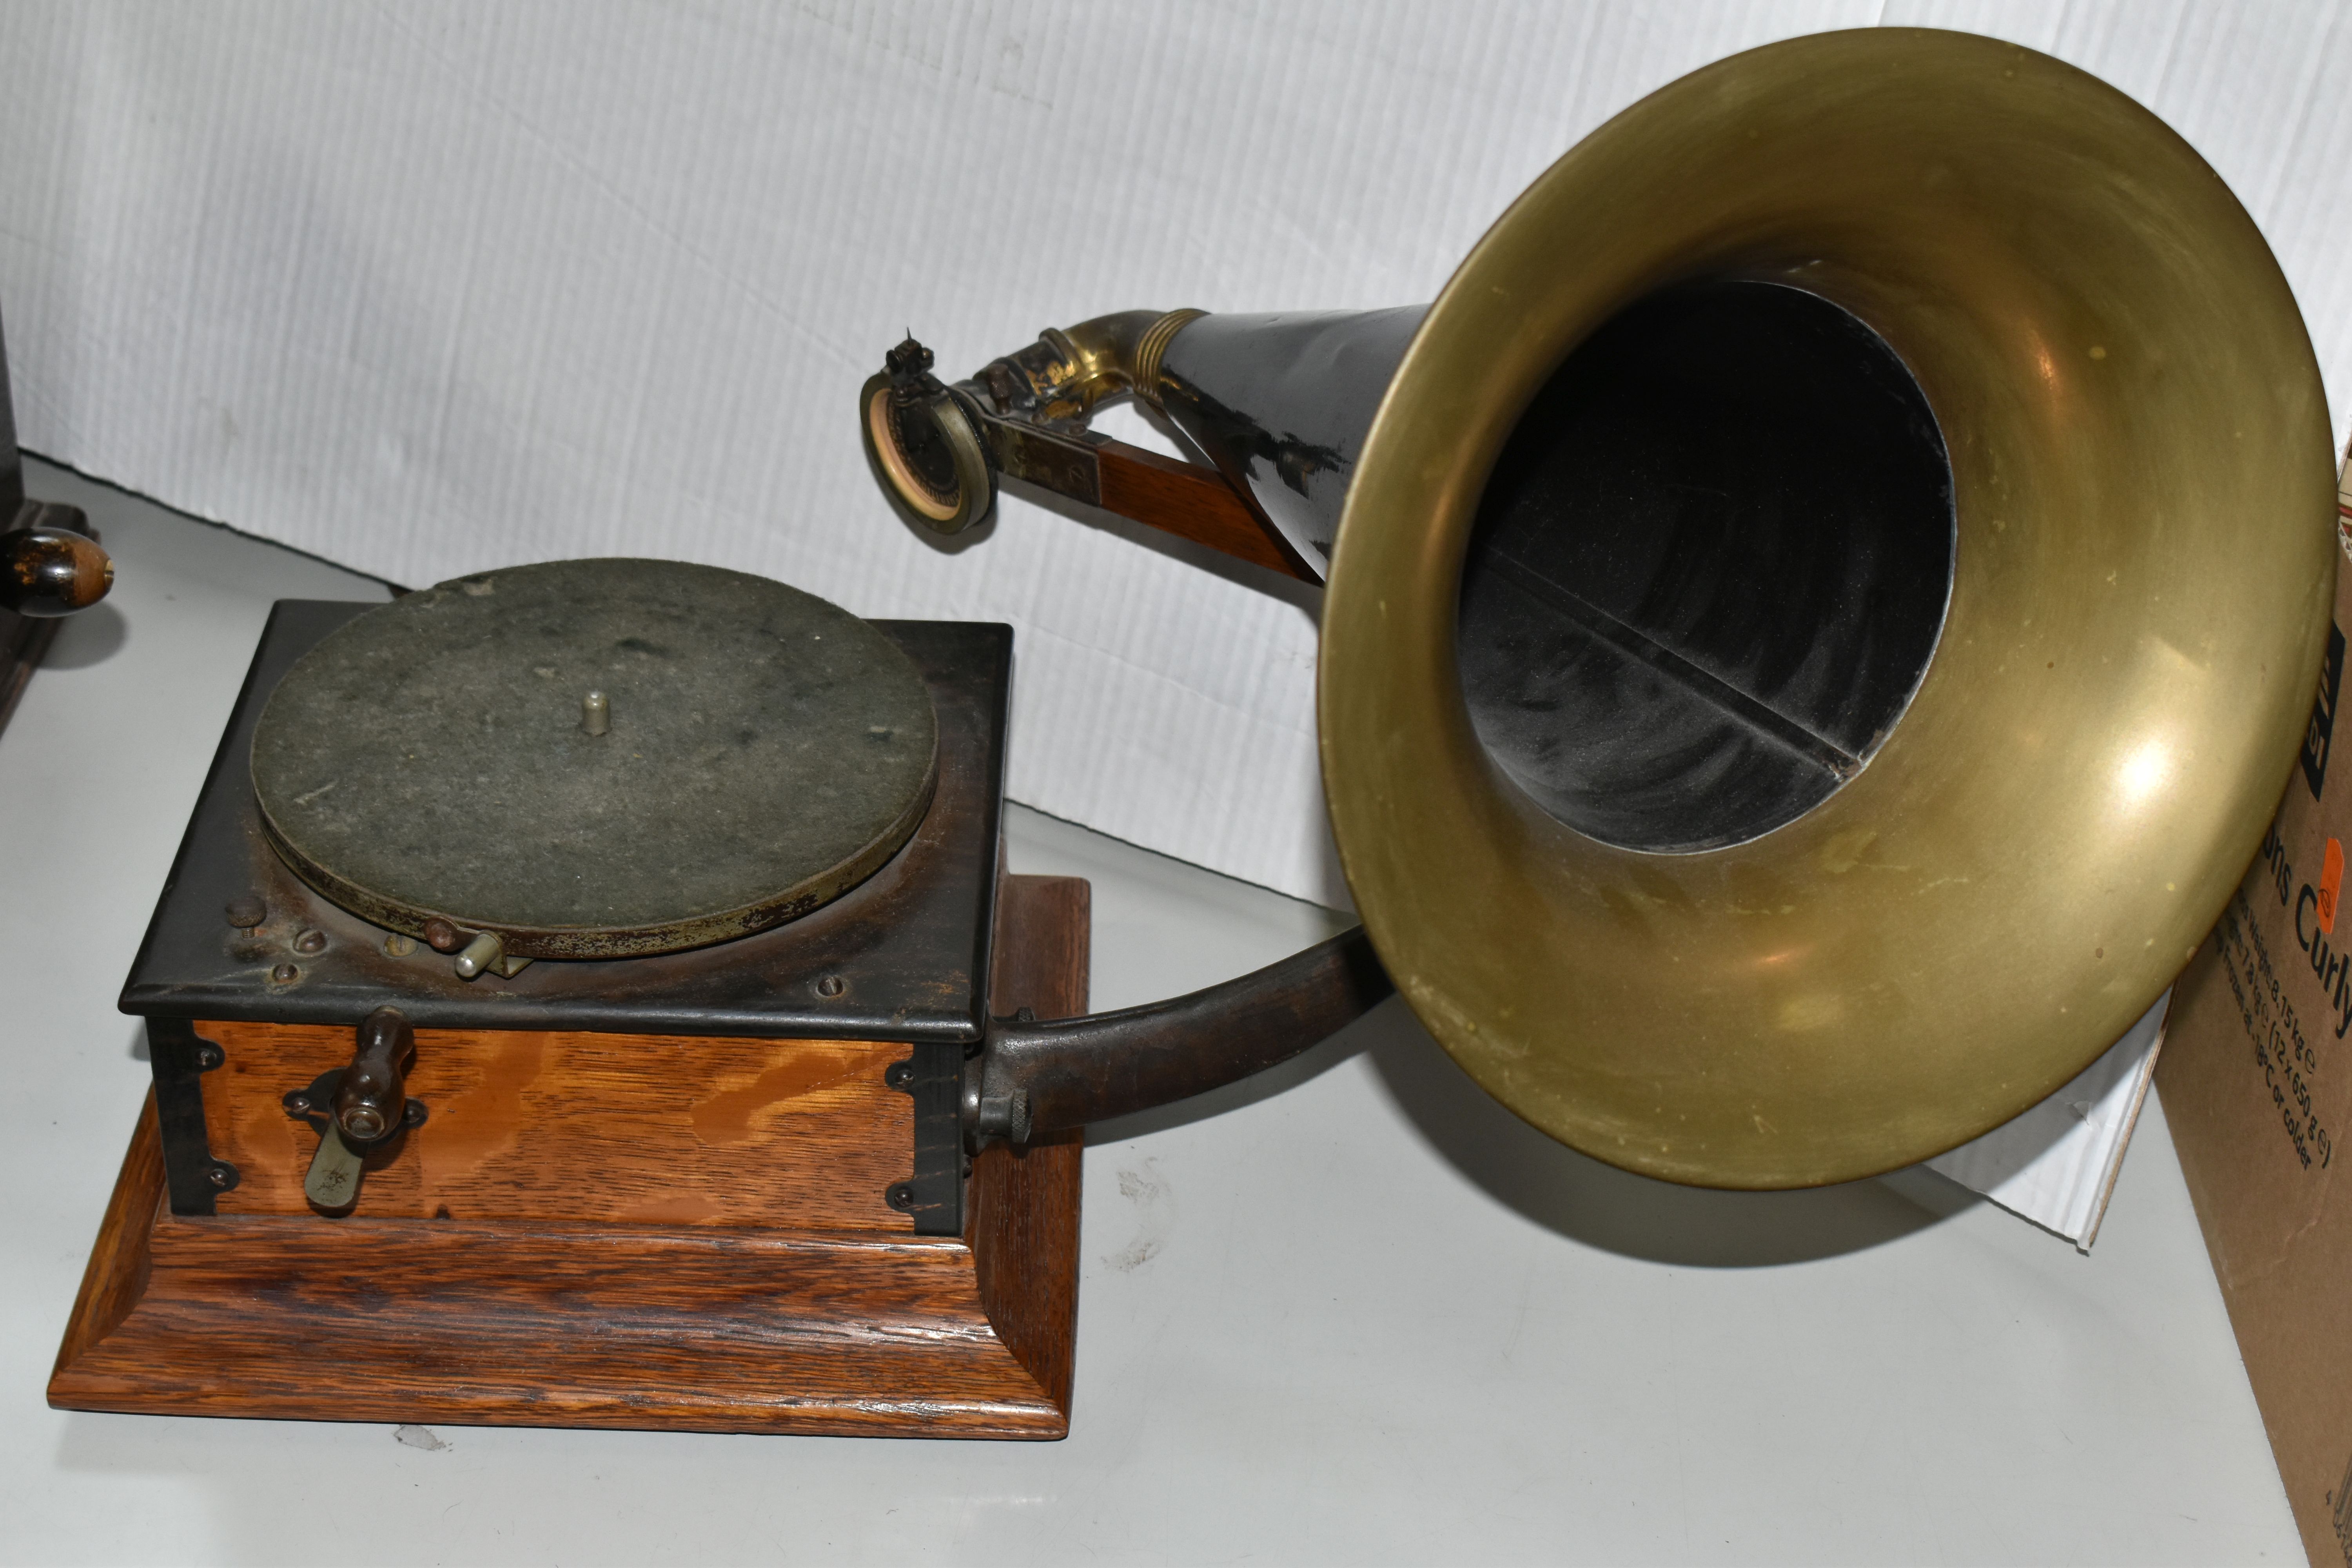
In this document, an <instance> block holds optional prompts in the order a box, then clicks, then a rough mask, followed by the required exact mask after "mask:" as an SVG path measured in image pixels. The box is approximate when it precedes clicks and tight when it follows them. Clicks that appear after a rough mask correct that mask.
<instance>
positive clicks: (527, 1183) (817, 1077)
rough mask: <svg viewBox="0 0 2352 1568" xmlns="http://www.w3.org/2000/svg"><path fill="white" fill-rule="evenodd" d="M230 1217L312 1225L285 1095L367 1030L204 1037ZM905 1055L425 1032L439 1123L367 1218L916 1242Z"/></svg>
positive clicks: (369, 1180) (417, 1077)
mask: <svg viewBox="0 0 2352 1568" xmlns="http://www.w3.org/2000/svg"><path fill="white" fill-rule="evenodd" d="M196 1033H197V1034H198V1035H200V1036H202V1037H204V1038H205V1039H208V1040H213V1041H216V1042H217V1043H218V1044H219V1045H220V1047H221V1048H222V1051H223V1053H224V1055H225V1056H226V1060H225V1061H224V1062H223V1064H222V1065H221V1066H220V1067H219V1068H216V1069H215V1070H214V1071H213V1072H210V1073H207V1074H205V1080H204V1089H205V1136H206V1137H207V1139H208V1140H209V1141H210V1142H211V1144H212V1152H213V1154H214V1157H215V1158H216V1159H222V1160H226V1161H228V1162H229V1163H231V1164H233V1165H235V1166H236V1168H237V1174H238V1177H239V1180H238V1183H237V1185H236V1188H235V1190H233V1191H230V1192H225V1193H223V1194H220V1196H219V1198H218V1199H217V1200H216V1202H217V1205H218V1208H219V1212H220V1213H222V1214H224V1215H261V1214H280V1215H299V1214H307V1213H309V1212H310V1205H309V1204H308V1203H307V1202H306V1201H305V1200H304V1198H303V1196H302V1177H303V1173H305V1172H306V1171H308V1170H309V1169H310V1158H311V1156H312V1155H313V1154H315V1153H316V1152H318V1147H319V1137H318V1134H317V1133H316V1132H314V1131H311V1129H310V1125H309V1124H308V1123H307V1122H304V1121H299V1120H297V1119H296V1118H293V1117H290V1116H289V1115H288V1114H287V1113H286V1108H285V1105H284V1103H283V1097H284V1096H285V1094H286V1093H287V1091H289V1089H303V1088H305V1087H307V1086H308V1085H309V1084H310V1082H311V1080H312V1079H315V1078H317V1077H318V1075H319V1074H320V1073H321V1072H324V1071H326V1070H327V1069H329V1068H338V1067H342V1066H345V1065H347V1064H348V1063H349V1062H350V1061H351V1059H352V1030H350V1029H341V1028H335V1027H332V1026H326V1025H316V1024H237V1023H226V1022H217V1021H206V1022H203V1023H199V1024H198V1025H197V1026H196ZM907 1054H908V1048H907V1047H906V1046H904V1045H902V1044H898V1043H896V1042H893V1041H887V1040H886V1041H879V1042H876V1041H862V1040H755V1039H724V1038H697V1037H690V1036H672V1035H598V1034H579V1033H570V1032H565V1033H560V1034H559V1033H537V1032H529V1031H520V1030H488V1029H484V1030H472V1029H419V1030H418V1031H416V1061H415V1067H414V1068H411V1069H410V1072H409V1075H408V1093H409V1095H410V1097H411V1098H413V1099H416V1100H423V1101H424V1102H425V1107H426V1109H427V1113H428V1117H427V1120H426V1121H425V1125H424V1126H422V1127H419V1128H415V1129H414V1130H413V1131H409V1132H406V1133H404V1134H403V1135H402V1138H401V1141H400V1143H399V1144H398V1145H397V1146H396V1147H394V1148H393V1149H391V1150H389V1151H388V1152H383V1153H380V1154H376V1155H372V1156H371V1157H370V1158H369V1160H368V1170H367V1177H366V1180H365V1182H364V1184H362V1188H361V1192H360V1200H359V1204H358V1205H357V1207H356V1209H355V1211H354V1213H355V1215H357V1216H359V1217H365V1218H393V1217H399V1216H407V1217H412V1218H417V1219H432V1218H444V1219H531V1220H540V1219H545V1220H603V1221H608V1222H611V1223H614V1224H623V1225H654V1226H682V1225H684V1226H695V1225H728V1226H773V1225H775V1224H777V1223H778V1220H779V1216H787V1215H788V1216H790V1223H791V1224H793V1225H794V1226H807V1227H811V1228H823V1229H837V1228H855V1229H867V1230H881V1231H892V1232H911V1231H912V1230H913V1228H914V1222H913V1221H912V1220H911V1219H909V1218H908V1216H907V1215H902V1214H900V1213H898V1211H897V1210H895V1209H893V1208H891V1207H890V1206H889V1205H888V1203H887V1201H886V1200H885V1198H884V1196H883V1194H884V1193H885V1192H886V1191H887V1189H888V1187H889V1185H890V1184H891V1183H893V1182H897V1181H902V1180H904V1179H905V1178H906V1177H907V1176H908V1174H909V1173H911V1172H912V1170H913V1168H914V1121H913V1119H914V1102H913V1101H912V1100H908V1097H907V1096H906V1095H904V1094H902V1093H900V1092H899V1091H898V1090H897V1089H891V1088H890V1087H889V1086H888V1085H887V1084H886V1083H885V1082H884V1081H883V1074H884V1073H885V1072H886V1071H887V1069H888V1068H889V1066H890V1064H891V1063H892V1062H895V1061H901V1060H904V1059H905V1058H906V1057H907Z"/></svg>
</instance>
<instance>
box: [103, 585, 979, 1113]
mask: <svg viewBox="0 0 2352 1568" xmlns="http://www.w3.org/2000/svg"><path fill="white" fill-rule="evenodd" d="M368 607H369V606H367V605H353V604H336V603H329V602H324V601H317V600H286V601H281V602H280V603H279V604H278V606H277V607H276V609H275V610H274V611H273V612H272V613H271V616H270V620H269V624H268V627H267V629H266V630H265V631H264V632H263V634H262V639H261V645H260V647H259V649H258V650H257V653H256V654H255V656H254V663H253V666H252V668H251V669H250V671H249V672H248V673H247V679H246V686H245V689H244V691H243V693H242V694H241V695H240V696H239V698H238V700H237V704H236V710H235V712H234V715H233V717H232V718H231V721H230V723H229V728H228V732H227V734H226V736H225V737H224V739H223V741H222V743H221V750H220V752H219V753H218V754H217V755H216V756H215V760H214V763H213V768H212V773H211V775H210V776H209V777H208V778H207V779H206V781H205V788H204V791H203V794H202V795H200V796H199V798H198V801H197V805H196V811H195V815H194V818H193V820H192V821H191V823H190V825H189V828H188V833H187V836H186V837H185V838H184V840H183V842H182V845H181V848H180V853H179V857H178V858H177V859H176V860H175V861H174V863H173V870H172V876H171V879H170V880H169V882H168V883H167V884H166V885H165V889H164V891H163V897H162V900H160V902H159V903H158V905H157V908H156V911H155V916H154V919H153V921H152V923H151V924H150V926H149V928H148V932H147V937H146V940H145V942H143V943H142V946H141V948H140V952H139V956H138V958H137V960H136V961H135V963H133V964H132V967H131V975H130V978H129V980H128V982H127V983H126V984H125V985H124V987H123V992H122V996H121V1006H122V1009H123V1011H125V1012H128V1013H136V1014H145V1015H149V1016H158V1015H162V1016H177V1017H181V1018H197V1017H213V1018H236V1019H255V1020H263V1021H276V1022H283V1023H322V1024H341V1025H345V1026H356V1025H357V1024H358V1023H359V1022H360V1021H361V1020H362V1018H364V1017H366V1016H367V1015H368V1014H370V1013H371V1012H373V1011H374V1010H375V1009H376V1008H377V1007H380V1006H386V1005H391V1006H396V1007H398V1008H399V1009H400V1010H401V1011H402V1012H403V1013H404V1015H406V1016H407V1017H408V1019H409V1020H410V1022H411V1023H413V1024H414V1025H415V1026H417V1027H419V1028H489V1029H554V1028H568V1029H594V1030H604V1031H610V1032H614V1033H675V1034H691V1035H744V1036H757V1037H793V1036H800V1037H818V1038H836V1039H840V1038H849V1039H906V1040H918V1039H930V1040H942V1041H951V1042H957V1043H958V1044H959V1045H960V1044H961V1043H963V1042H971V1041H976V1040H978V1039H979V1038H980V1037H981V1031H982V1026H983V1023H984V1019H985V988H986V979H985V977H986V975H987V973H988V960H989V944H990V935H991V927H992V912H993V909H994V900H995V878H996V854H997V837H998V828H999V816H1000V815H1001V812H1002V804H1003V764H1004V715H1005V697H1006V690H1007V684H1008V681H1009V679H1010V676H1011V661H1012V647H1013V634H1012V630H1011V628H1010V627H1007V626H992V625H983V624H972V623H961V622H929V621H896V622H894V621H879V622H875V623H873V624H874V625H875V626H877V628H878V629H879V630H880V631H881V632H882V633H883V634H884V635H885V636H887V637H889V638H890V639H891V640H892V641H893V642H894V643H896V644H897V645H898V647H900V648H902V649H904V650H905V652H906V653H907V655H908V658H911V659H912V660H913V661H914V664H915V667H916V668H917V669H918V670H919V672H920V674H921V676H922V679H923V681H924V684H925V686H926V687H927V688H928V689H929V693H930V698H931V702H932V707H933V710H934V712H935V713H936V715H937V719H938V724H939V782H938V785H937V788H936V792H935V795H934V797H933V800H932V805H931V807H930V810H929V812H928V813H927V814H926V815H925V816H924V818H923V821H922V823H921V825H920V826H919V827H918V828H917V829H916V831H915V833H914V835H913V836H912V837H910V838H909V839H908V841H907V844H906V846H905V847H903V848H902V849H900V850H899V852H898V854H897V855H896V856H895V857H893V858H891V859H890V860H889V861H887V863H886V864H885V865H883V866H882V868H880V869H879V870H877V871H876V872H875V873H874V874H873V875H872V876H871V877H870V878H868V879H866V881H865V882H863V883H861V884H860V885H859V886H857V887H856V888H855V889H852V890H851V891H849V892H848V893H846V894H845V895H844V896H842V897H841V898H839V899H837V900H835V901H834V902H832V903H830V904H827V905H825V906H824V908H822V909H819V910H815V911H814V913H811V914H808V915H806V916H803V917H802V918H801V919H799V920H797V921H792V922H790V923H788V924H785V925H782V926H779V927H776V928H774V929H772V930H769V931H761V932H759V933H757V934H755V935H751V936H747V937H743V938H740V939H739V940H737V941H734V942H724V943H721V944H719V945H717V946H713V947H706V948H698V949H695V950H693V951H690V952H677V953H667V954H662V955H658V956H652V957H641V958H630V959H618V960H612V961H604V962H554V961H544V960H543V961H541V962H540V963H534V964H531V965H530V966H529V967H528V968H525V969H524V970H522V971H521V973H519V974H517V975H516V976H514V977H513V978H512V979H500V978H499V977H497V976H495V975H485V976H483V977H482V978H480V979H477V980H472V981H467V980H461V979H459V978H458V977H457V974H456V973H454V972H453V970H452V966H451V963H450V960H449V958H448V957H447V956H446V955H445V954H442V953H437V952H434V951H433V950H432V949H431V948H430V947H428V946H426V945H425V944H424V943H421V942H416V943H413V944H409V945H410V951H408V952H405V953H404V955H401V956H394V955H393V954H392V953H391V952H387V951H386V938H387V936H388V935H390V934H391V933H388V932H387V931H383V930H382V929H381V928H378V927H375V926H373V925H370V924H369V923H368V922H366V921H362V920H361V919H360V918H359V917H357V916H355V915H352V914H350V913H348V912H347V911H345V910H341V909H340V908H338V907H336V906H335V905H333V904H331V903H330V902H329V901H328V900H326V899H324V898H322V897H320V895H319V894H317V893H316V892H314V891H312V890H311V889H310V888H309V887H307V886H305V885H304V884H303V883H302V881H301V880H300V879H299V878H297V877H296V876H295V874H294V873H293V871H292V870H291V869H289V868H288V867H287V865H286V864H285V862H284V861H283V860H281V859H280V858H278V856H277V855H276V854H275V853H273V852H272V850H271V849H270V847H269V846H268V842H267V840H266V838H265V837H264V835H263V832H262V828H261V825H260V822H259V820H258V817H257V813H256V811H255V806H254V799H253V791H252V787H251V784H250V782H249V778H248V775H247V768H246V757H247V750H248V748H249V746H250V744H251V741H252V735H253V730H254V724H255V721H256V719H257V715H258V713H259V711H260V709H261V706H262V703H263V701H264V700H266V699H267V697H268V693H269V692H270V691H271V690H272V689H274V688H275V687H276V685H277V683H278V680H279V679H280V678H281V677H282V676H283V675H284V674H285V672H286V671H287V670H288V669H289V668H291V666H292V665H293V663H294V662H295V660H296V659H297V658H299V657H300V655H301V654H302V653H304V652H305V651H307V650H308V649H309V648H310V647H313V646H314V645H316V644H317V643H318V641H319V640H320V638H321V637H325V636H326V635H327V634H328V633H330V632H331V631H333V630H334V629H335V628H336V627H337V626H341V625H342V624H343V623H345V622H346V621H348V620H350V619H351V618H352V616H356V615H359V614H361V613H362V612H363V611H365V610H366V609H367V608H368ZM248 899H251V900H258V902H259V903H260V905H261V906H262V910H263V919H262V921H261V922H260V923H259V924H258V925H257V926H256V927H254V928H252V929H249V930H247V929H240V928H238V927H235V926H232V925H230V924H229V917H228V916H227V915H226V913H225V912H224V911H225V910H226V909H227V908H228V906H230V905H231V904H232V903H235V902H237V901H239V900H248ZM249 912H250V911H249V910H238V911H237V913H238V915H239V917H240V918H242V917H243V916H244V915H246V914H247V913H249ZM404 941H405V939H404ZM280 974H286V975H289V976H290V978H285V979H281V978H278V976H279V975H280ZM159 1082H160V1080H159Z"/></svg>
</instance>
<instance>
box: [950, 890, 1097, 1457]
mask: <svg viewBox="0 0 2352 1568" xmlns="http://www.w3.org/2000/svg"><path fill="white" fill-rule="evenodd" d="M1092 891H1093V890H1092V889H1090V888H1089V887H1088V886H1087V882H1086V880H1085V879H1083V878H1079V877H1014V878H1010V879H1007V882H1006V887H1005V892H1006V894H1007V895H1011V896H1008V897H1004V898H1003V899H1000V900H999V902H998V906H997V946H996V958H995V963H994V969H995V973H994V974H993V976H992V984H991V985H990V989H989V994H990V998H991V1001H990V1005H991V1007H992V1009H993V1010H995V1011H996V1012H998V1013H1000V1014H1001V1013H1009V1012H1012V1011H1013V1010H1014V1009H1016V1008H1020V1007H1027V1008H1029V1009H1031V1010H1032V1011H1034V1013H1035V1014H1036V1015H1037V1016H1039V1017H1040V1018H1066V1017H1071V1016H1075V1015H1076V1014H1079V1013H1083V1012H1085V1011H1086V1010H1087V968H1088V962H1089V957H1090V951H1089V946H1088V942H1087V937H1088V935H1089V934H1090V932H1091V931H1092V930H1093V905H1092ZM1083 1139H1084V1134H1083V1132H1082V1131H1069V1132H1066V1133H1063V1134H1061V1135H1059V1136H1058V1137H1055V1138H1054V1139H1051V1140H1048V1141H1045V1142H1037V1143H1033V1144H1031V1145H1030V1146H1029V1147H1028V1148H1026V1149H1022V1150H1015V1149H1012V1148H1008V1147H1007V1146H1005V1145H1004V1144H1002V1143H999V1144H997V1145H995V1146H993V1147H992V1148H988V1149H983V1150H982V1151H981V1152H980V1153H979V1154H978V1155H977V1156H975V1157H974V1158H973V1160H972V1163H971V1187H970V1189H969V1192H968V1194H967V1197H968V1206H967V1213H968V1215H969V1218H968V1219H967V1221H966V1226H967V1232H968V1235H969V1237H970V1239H971V1246H972V1254H973V1259H974V1266H975V1268H976V1271H977V1273H978V1276H979V1285H980V1299H981V1301H982V1305H984V1306H985V1307H986V1308H987V1310H988V1316H989V1319H990V1321H992V1322H994V1323H995V1325H996V1331H997V1332H998V1333H999V1334H1001V1335H1002V1336H1003V1339H1004V1342H1005V1343H1006V1344H1007V1345H1008V1346H1009V1347H1011V1349H1012V1351H1013V1356H1014V1357H1015V1358H1016V1359H1017V1360H1018V1361H1019V1362H1020V1363H1021V1364H1022V1365H1023V1366H1024V1367H1025V1368H1027V1369H1028V1371H1029V1374H1030V1375H1031V1376H1032V1377H1034V1378H1035V1379H1036V1380H1037V1382H1038V1384H1039V1385H1040V1386H1041V1387H1042V1388H1044V1390H1045V1394H1046V1396H1047V1397H1048V1398H1050V1399H1051V1400H1053V1402H1054V1403H1055V1405H1059V1406H1060V1407H1061V1408H1062V1409H1063V1410H1065V1411H1067V1410H1068V1408H1069V1405H1070V1384H1071V1370H1072V1365H1073V1358H1074V1356H1075V1355H1076V1343H1077V1329H1078V1211H1079V1205H1078V1189H1079V1184H1080V1180H1081V1176H1082V1174H1083V1172H1084V1167H1085V1163H1086V1151H1085V1147H1084V1142H1083Z"/></svg>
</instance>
